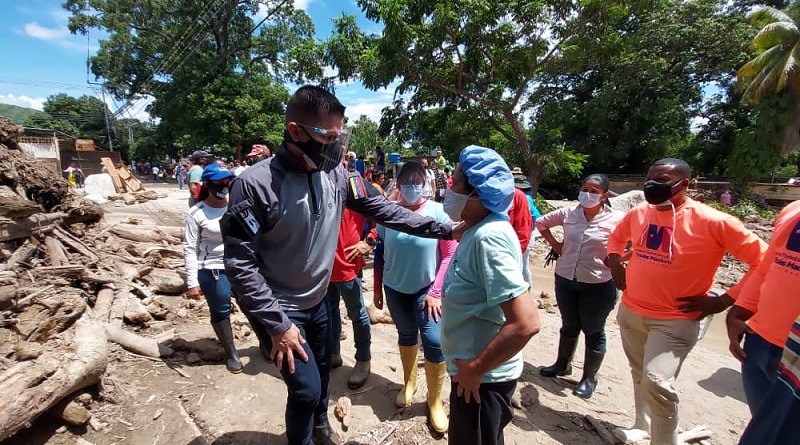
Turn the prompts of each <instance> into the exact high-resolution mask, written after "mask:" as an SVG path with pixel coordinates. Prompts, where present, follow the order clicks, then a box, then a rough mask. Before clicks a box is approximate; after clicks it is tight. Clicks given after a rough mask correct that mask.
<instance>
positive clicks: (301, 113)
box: [286, 85, 345, 123]
mask: <svg viewBox="0 0 800 445" xmlns="http://www.w3.org/2000/svg"><path fill="white" fill-rule="evenodd" d="M344 110H345V106H344V105H342V103H341V102H339V99H337V98H336V96H334V95H333V93H331V92H330V91H328V90H326V89H324V88H321V87H318V86H314V85H304V86H302V87H300V88H299V89H298V90H297V91H295V92H294V94H292V97H291V98H290V99H289V103H288V104H287V105H286V123H289V122H301V121H314V120H316V119H319V118H320V117H322V116H329V115H334V116H342V117H344Z"/></svg>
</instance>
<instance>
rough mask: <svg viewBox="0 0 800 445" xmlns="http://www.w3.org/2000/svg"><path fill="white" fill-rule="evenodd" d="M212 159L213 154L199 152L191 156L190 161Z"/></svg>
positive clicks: (203, 151)
mask: <svg viewBox="0 0 800 445" xmlns="http://www.w3.org/2000/svg"><path fill="white" fill-rule="evenodd" d="M210 157H211V153H209V152H207V151H205V150H197V151H195V152H194V153H192V155H191V156H189V159H199V158H210Z"/></svg>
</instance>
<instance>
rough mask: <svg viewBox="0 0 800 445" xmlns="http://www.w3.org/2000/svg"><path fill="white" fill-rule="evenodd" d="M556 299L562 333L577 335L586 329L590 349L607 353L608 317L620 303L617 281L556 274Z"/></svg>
mask: <svg viewBox="0 0 800 445" xmlns="http://www.w3.org/2000/svg"><path fill="white" fill-rule="evenodd" d="M556 301H557V302H558V310H559V311H561V335H563V336H564V337H571V338H576V337H578V336H579V335H580V333H581V331H583V333H584V335H585V336H586V349H589V350H592V351H595V352H606V330H605V327H606V318H607V317H608V314H609V313H610V312H611V310H612V309H614V305H615V304H616V303H617V288H616V287H615V286H614V282H613V281H612V280H608V281H606V282H605V283H581V282H580V281H573V280H568V279H566V278H564V277H562V276H560V275H556Z"/></svg>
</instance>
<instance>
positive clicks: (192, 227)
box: [183, 164, 242, 374]
mask: <svg viewBox="0 0 800 445" xmlns="http://www.w3.org/2000/svg"><path fill="white" fill-rule="evenodd" d="M233 178H234V175H233V173H231V172H230V171H228V170H227V169H226V168H222V167H219V166H218V165H217V164H211V165H209V166H207V167H206V168H205V169H204V170H203V175H202V176H201V180H202V181H203V183H204V187H203V190H202V191H201V193H200V196H199V202H198V203H197V204H195V205H194V206H192V208H191V209H190V210H189V213H188V214H187V215H186V230H185V237H184V238H185V239H184V242H183V251H184V258H185V260H186V288H187V290H186V296H187V297H189V298H191V299H194V300H198V299H200V298H201V293H202V295H204V296H205V297H206V302H208V309H209V311H210V312H211V326H212V327H213V328H214V333H215V334H216V335H217V339H219V342H220V343H221V344H222V349H223V350H225V367H226V369H227V370H228V372H230V373H233V374H238V373H240V372H242V362H241V361H240V360H239V354H238V353H237V352H236V345H235V344H234V341H233V331H232V330H231V321H230V313H231V284H230V282H229V281H228V277H227V276H226V275H225V264H224V262H223V252H224V249H225V248H224V246H223V244H222V233H221V231H220V227H219V222H220V219H221V218H222V215H224V214H225V212H226V211H227V210H228V185H229V184H230V182H231V180H232V179H233Z"/></svg>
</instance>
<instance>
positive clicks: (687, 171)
mask: <svg viewBox="0 0 800 445" xmlns="http://www.w3.org/2000/svg"><path fill="white" fill-rule="evenodd" d="M656 165H668V166H670V167H672V168H673V169H674V170H675V171H676V172H678V173H680V174H681V176H683V177H684V178H685V179H691V178H692V167H689V164H687V163H686V161H684V160H683V159H678V158H664V159H661V160H658V161H656V162H653V166H656Z"/></svg>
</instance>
